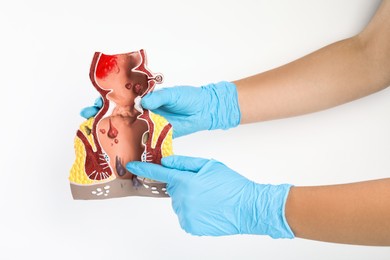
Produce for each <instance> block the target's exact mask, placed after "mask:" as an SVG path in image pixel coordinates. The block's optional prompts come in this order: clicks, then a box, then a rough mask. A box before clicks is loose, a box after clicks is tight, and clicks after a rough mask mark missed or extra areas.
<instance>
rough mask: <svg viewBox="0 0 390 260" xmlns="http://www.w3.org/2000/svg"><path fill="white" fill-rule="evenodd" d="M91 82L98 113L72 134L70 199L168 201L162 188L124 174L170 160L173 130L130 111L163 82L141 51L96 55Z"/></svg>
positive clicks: (140, 112)
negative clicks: (134, 164) (132, 165)
mask: <svg viewBox="0 0 390 260" xmlns="http://www.w3.org/2000/svg"><path fill="white" fill-rule="evenodd" d="M90 79H91V81H92V84H93V86H94V87H95V88H96V90H97V91H98V92H99V93H100V95H101V96H102V99H103V107H102V108H101V109H100V111H99V112H98V113H97V114H96V116H95V117H94V118H93V119H90V121H86V122H84V123H83V124H82V125H81V126H80V129H79V130H78V131H77V136H76V139H75V151H76V160H75V163H74V165H73V167H72V169H71V174H70V177H69V180H70V183H71V191H72V195H73V198H74V199H107V198H114V197H124V196H152V197H167V196H168V195H167V192H166V188H165V184H163V183H159V182H155V181H152V180H146V179H141V178H138V177H137V176H136V175H134V174H132V173H131V172H129V171H127V169H126V168H125V165H126V163H127V162H129V161H147V162H152V163H158V164H160V163H161V158H162V157H163V156H167V155H171V154H172V125H171V124H169V122H167V121H166V120H165V119H164V118H163V117H161V116H159V115H156V114H153V113H152V112H150V111H148V110H140V109H136V108H135V98H137V97H143V96H144V95H146V94H147V93H149V92H151V91H152V90H153V89H154V86H155V84H156V83H161V82H162V76H161V75H160V74H153V73H151V72H150V71H149V69H148V68H147V67H146V54H145V51H144V50H140V51H136V52H130V53H125V54H118V55H105V54H102V53H99V52H97V53H95V55H94V57H93V60H92V64H91V69H90Z"/></svg>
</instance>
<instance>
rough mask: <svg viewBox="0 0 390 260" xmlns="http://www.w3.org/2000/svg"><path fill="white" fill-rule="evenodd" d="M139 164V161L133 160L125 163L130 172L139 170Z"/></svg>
mask: <svg viewBox="0 0 390 260" xmlns="http://www.w3.org/2000/svg"><path fill="white" fill-rule="evenodd" d="M139 164H140V162H137V161H133V162H128V163H127V164H126V169H127V170H128V171H130V172H133V173H136V171H137V170H138V171H139Z"/></svg>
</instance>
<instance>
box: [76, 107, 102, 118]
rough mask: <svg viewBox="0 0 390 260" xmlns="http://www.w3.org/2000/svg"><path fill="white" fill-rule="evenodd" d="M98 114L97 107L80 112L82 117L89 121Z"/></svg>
mask: <svg viewBox="0 0 390 260" xmlns="http://www.w3.org/2000/svg"><path fill="white" fill-rule="evenodd" d="M97 112H99V108H97V107H86V108H84V109H82V110H81V111H80V116H82V117H84V118H85V119H89V118H91V117H93V116H95V115H96V114H97Z"/></svg>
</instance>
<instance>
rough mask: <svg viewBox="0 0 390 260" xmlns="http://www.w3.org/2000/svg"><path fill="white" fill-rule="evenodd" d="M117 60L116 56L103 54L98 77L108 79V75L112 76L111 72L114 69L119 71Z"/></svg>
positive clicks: (97, 73)
mask: <svg viewBox="0 0 390 260" xmlns="http://www.w3.org/2000/svg"><path fill="white" fill-rule="evenodd" d="M116 60H117V57H116V56H115V55H105V54H102V55H101V56H100V60H99V63H98V65H97V68H96V77H98V78H100V79H103V78H105V77H107V75H108V74H110V72H111V71H113V70H114V69H115V70H116V71H118V70H119V67H118V65H117V62H116Z"/></svg>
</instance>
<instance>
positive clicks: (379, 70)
mask: <svg viewBox="0 0 390 260" xmlns="http://www.w3.org/2000/svg"><path fill="white" fill-rule="evenodd" d="M389 2H390V1H388V0H385V1H384V2H383V3H382V6H381V7H380V9H379V10H378V11H377V14H376V15H375V16H374V18H373V19H372V21H371V22H370V24H369V25H368V26H367V28H366V29H365V30H364V31H363V32H362V33H361V34H359V35H357V36H355V37H352V38H349V39H346V40H342V41H339V42H336V43H333V44H331V45H328V46H326V47H324V48H322V49H320V50H318V51H316V52H313V53H311V54H309V55H307V56H305V57H303V58H301V59H298V60H296V61H293V62H291V63H289V64H286V65H284V66H281V67H278V68H275V69H273V70H270V71H267V72H264V73H260V74H257V75H255V76H252V77H248V78H245V79H242V80H238V81H236V82H234V83H235V84H236V85H237V89H238V96H239V103H240V109H241V113H242V119H241V123H249V122H256V121H264V120H271V119H276V118H284V117H290V116H296V115H301V114H306V113H311V112H315V111H319V110H323V109H326V108H330V107H333V106H336V105H339V104H343V103H346V102H349V101H352V100H355V99H358V98H360V97H363V96H366V95H369V94H371V93H373V92H376V91H379V90H381V89H383V88H385V87H387V86H388V85H390V43H389V42H390V17H389V15H390V4H389Z"/></svg>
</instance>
